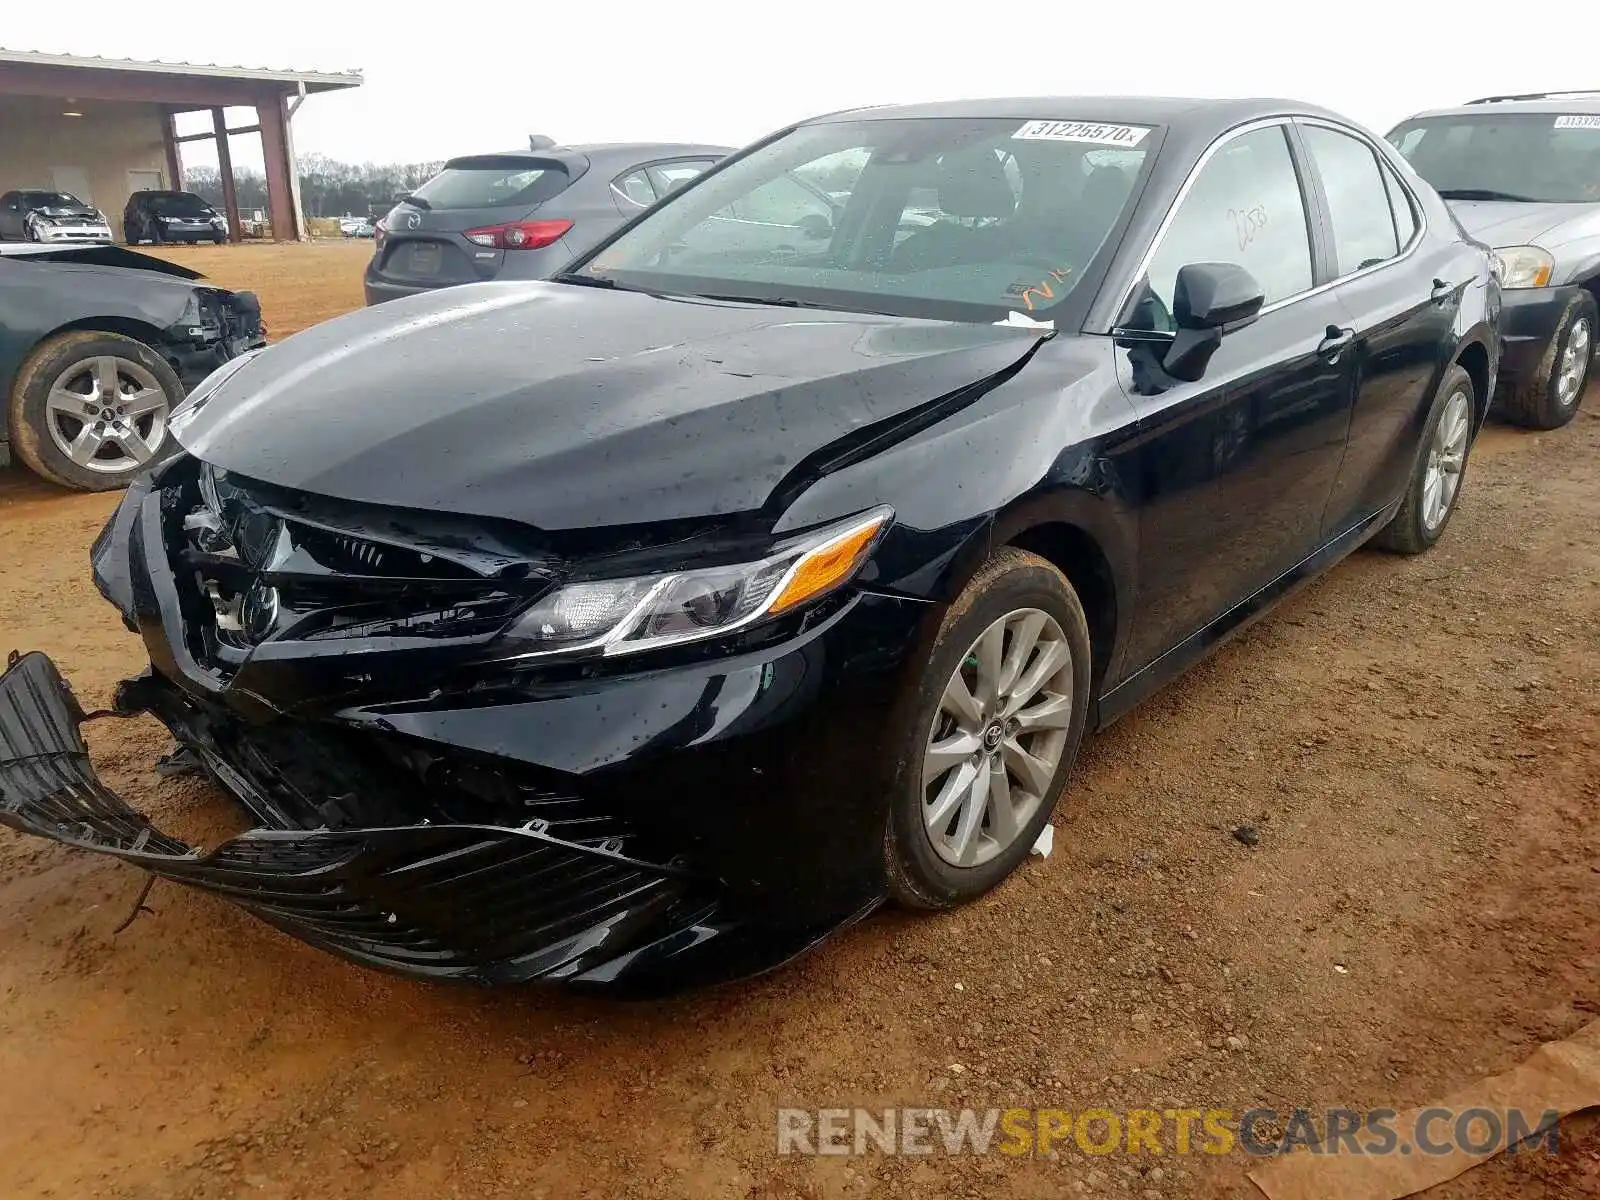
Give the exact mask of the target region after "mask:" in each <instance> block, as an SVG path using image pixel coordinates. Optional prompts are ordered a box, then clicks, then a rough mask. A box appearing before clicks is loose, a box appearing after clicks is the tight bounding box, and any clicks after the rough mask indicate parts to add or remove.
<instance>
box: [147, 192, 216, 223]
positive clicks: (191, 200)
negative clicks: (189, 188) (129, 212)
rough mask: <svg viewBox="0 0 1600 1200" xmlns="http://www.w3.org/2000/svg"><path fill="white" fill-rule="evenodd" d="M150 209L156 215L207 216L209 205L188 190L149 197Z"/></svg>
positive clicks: (209, 213)
mask: <svg viewBox="0 0 1600 1200" xmlns="http://www.w3.org/2000/svg"><path fill="white" fill-rule="evenodd" d="M150 211H151V212H153V213H155V214H156V216H158V217H209V216H210V215H211V206H210V205H209V204H207V203H206V202H205V201H204V200H202V199H200V197H199V196H196V195H194V194H193V193H190V192H168V193H166V194H165V195H162V194H159V193H158V194H156V195H153V196H151V197H150Z"/></svg>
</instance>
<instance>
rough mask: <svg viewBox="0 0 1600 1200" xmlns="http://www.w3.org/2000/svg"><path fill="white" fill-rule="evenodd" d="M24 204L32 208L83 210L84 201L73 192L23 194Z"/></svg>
mask: <svg viewBox="0 0 1600 1200" xmlns="http://www.w3.org/2000/svg"><path fill="white" fill-rule="evenodd" d="M22 200H23V203H25V204H27V205H29V206H30V207H32V208H82V207H84V204H83V201H82V200H79V199H78V198H77V197H76V196H74V195H73V194H72V193H71V192H23V193H22Z"/></svg>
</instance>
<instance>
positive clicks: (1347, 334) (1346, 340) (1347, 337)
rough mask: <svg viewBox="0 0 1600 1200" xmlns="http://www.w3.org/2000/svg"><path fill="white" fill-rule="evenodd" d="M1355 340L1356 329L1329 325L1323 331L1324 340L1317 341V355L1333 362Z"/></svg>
mask: <svg viewBox="0 0 1600 1200" xmlns="http://www.w3.org/2000/svg"><path fill="white" fill-rule="evenodd" d="M1355 340H1356V331H1355V330H1354V329H1341V328H1340V327H1339V326H1337V325H1329V326H1328V328H1327V329H1326V330H1324V331H1323V334H1322V340H1321V341H1320V342H1318V343H1317V357H1318V358H1325V359H1327V360H1328V361H1329V362H1333V361H1334V360H1335V359H1337V358H1338V357H1339V355H1340V354H1342V353H1343V352H1344V349H1345V347H1346V346H1349V345H1350V344H1351V343H1352V342H1354V341H1355Z"/></svg>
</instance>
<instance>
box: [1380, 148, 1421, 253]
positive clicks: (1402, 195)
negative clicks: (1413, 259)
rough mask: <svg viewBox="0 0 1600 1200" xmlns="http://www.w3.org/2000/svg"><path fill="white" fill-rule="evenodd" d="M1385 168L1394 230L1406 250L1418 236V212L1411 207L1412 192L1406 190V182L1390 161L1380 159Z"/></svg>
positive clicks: (1384, 179) (1401, 246) (1385, 180)
mask: <svg viewBox="0 0 1600 1200" xmlns="http://www.w3.org/2000/svg"><path fill="white" fill-rule="evenodd" d="M1378 165H1379V166H1380V167H1382V168H1383V183H1384V186H1385V187H1387V188H1388V189H1389V207H1390V208H1391V209H1393V210H1394V232H1395V236H1396V237H1397V238H1398V239H1399V242H1400V248H1401V249H1402V250H1404V249H1405V248H1406V247H1407V246H1409V245H1410V244H1411V239H1412V238H1414V237H1416V236H1417V214H1416V210H1415V209H1413V208H1412V207H1411V193H1410V192H1408V191H1407V190H1406V187H1405V184H1403V183H1401V182H1400V176H1398V175H1396V174H1395V171H1394V168H1393V167H1391V166H1390V165H1389V164H1388V163H1386V162H1382V161H1380V162H1379V164H1378Z"/></svg>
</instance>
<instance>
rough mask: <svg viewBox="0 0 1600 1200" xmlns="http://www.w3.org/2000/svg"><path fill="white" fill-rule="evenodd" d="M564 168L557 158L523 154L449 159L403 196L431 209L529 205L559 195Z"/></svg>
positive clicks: (565, 173) (437, 210)
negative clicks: (542, 157)
mask: <svg viewBox="0 0 1600 1200" xmlns="http://www.w3.org/2000/svg"><path fill="white" fill-rule="evenodd" d="M566 186H567V169H566V167H565V166H563V165H562V164H561V163H559V162H555V161H551V160H548V159H533V158H529V157H527V156H526V155H481V156H478V157H474V158H457V159H452V160H451V161H449V162H447V163H446V164H445V165H444V170H442V171H440V172H439V173H438V174H437V175H435V176H434V177H433V178H432V179H430V180H428V182H427V183H425V184H423V185H422V186H421V187H419V188H418V189H417V190H416V191H414V192H412V193H411V196H409V197H405V198H406V199H410V198H413V197H414V198H416V199H417V200H420V201H422V202H423V206H424V207H426V208H428V209H429V210H431V211H435V212H440V211H446V210H449V209H460V208H499V207H502V206H509V205H515V206H519V207H524V208H526V207H529V206H531V205H534V204H542V203H543V202H544V201H546V200H549V199H550V198H551V197H553V196H556V195H559V194H560V193H561V191H562V190H563V189H565V188H566Z"/></svg>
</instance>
